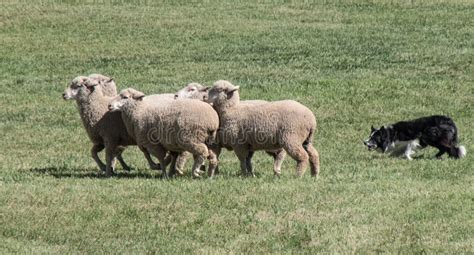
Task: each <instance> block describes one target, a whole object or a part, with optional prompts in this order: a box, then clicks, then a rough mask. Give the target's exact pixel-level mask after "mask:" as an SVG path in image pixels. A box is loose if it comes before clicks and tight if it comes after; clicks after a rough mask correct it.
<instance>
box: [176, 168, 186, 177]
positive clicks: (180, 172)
mask: <svg viewBox="0 0 474 255" xmlns="http://www.w3.org/2000/svg"><path fill="white" fill-rule="evenodd" d="M176 175H177V176H183V175H184V172H183V171H181V170H180V169H176Z"/></svg>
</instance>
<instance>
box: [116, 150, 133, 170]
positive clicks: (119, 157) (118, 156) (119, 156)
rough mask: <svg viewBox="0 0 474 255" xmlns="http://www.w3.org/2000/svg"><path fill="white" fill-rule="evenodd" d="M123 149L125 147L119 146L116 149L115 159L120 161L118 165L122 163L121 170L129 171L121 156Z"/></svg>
mask: <svg viewBox="0 0 474 255" xmlns="http://www.w3.org/2000/svg"><path fill="white" fill-rule="evenodd" d="M124 150H125V148H123V147H122V148H120V149H118V153H117V160H118V161H119V162H120V165H122V168H123V170H125V171H128V172H130V170H131V168H130V167H129V166H128V165H127V163H125V161H124V160H123V158H122V153H123V151H124Z"/></svg>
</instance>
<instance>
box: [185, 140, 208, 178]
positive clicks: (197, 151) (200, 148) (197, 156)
mask: <svg viewBox="0 0 474 255" xmlns="http://www.w3.org/2000/svg"><path fill="white" fill-rule="evenodd" d="M186 150H187V151H189V152H190V153H191V154H193V158H194V164H193V168H192V174H193V177H195V178H198V177H200V175H199V172H200V171H199V168H200V167H201V166H202V164H203V163H204V161H205V160H206V158H207V157H209V151H208V149H207V146H206V145H205V144H204V143H201V144H197V145H195V146H192V147H190V148H189V149H186Z"/></svg>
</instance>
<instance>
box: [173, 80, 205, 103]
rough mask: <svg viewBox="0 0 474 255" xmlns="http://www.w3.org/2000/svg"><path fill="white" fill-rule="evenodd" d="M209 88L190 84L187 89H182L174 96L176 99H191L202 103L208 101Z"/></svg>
mask: <svg viewBox="0 0 474 255" xmlns="http://www.w3.org/2000/svg"><path fill="white" fill-rule="evenodd" d="M208 90H209V88H208V87H204V86H202V85H201V84H199V83H189V84H188V85H187V86H186V87H184V88H182V89H181V90H179V91H178V92H176V94H174V98H175V99H180V98H190V99H199V100H201V101H206V100H207V97H208V95H207V91H208Z"/></svg>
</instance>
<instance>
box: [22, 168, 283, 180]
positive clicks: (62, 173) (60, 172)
mask: <svg viewBox="0 0 474 255" xmlns="http://www.w3.org/2000/svg"><path fill="white" fill-rule="evenodd" d="M24 171H27V172H30V173H34V174H38V175H45V176H52V177H54V178H58V179H62V178H78V179H81V178H82V179H85V178H91V179H92V178H95V179H108V178H118V179H133V178H141V179H157V180H164V179H162V178H161V170H158V171H154V172H140V171H137V170H132V171H130V172H124V171H121V172H117V171H116V172H115V175H113V176H112V177H107V176H105V174H104V173H103V172H99V171H98V170H96V169H84V168H66V167H44V168H36V167H35V168H30V169H25V170H24ZM261 177H263V175H262V174H261V173H255V178H261ZM215 178H241V179H249V180H252V179H253V178H252V177H249V176H242V175H241V174H240V172H239V173H238V174H237V175H236V174H235V173H233V172H224V173H219V174H217V175H215V176H214V179H215ZM168 179H194V178H192V177H191V173H190V172H189V173H185V175H183V176H174V177H169V178H168ZM202 179H208V177H207V174H206V173H204V174H203V175H202V177H201V178H196V179H194V180H202ZM277 179H279V178H277Z"/></svg>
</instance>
